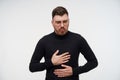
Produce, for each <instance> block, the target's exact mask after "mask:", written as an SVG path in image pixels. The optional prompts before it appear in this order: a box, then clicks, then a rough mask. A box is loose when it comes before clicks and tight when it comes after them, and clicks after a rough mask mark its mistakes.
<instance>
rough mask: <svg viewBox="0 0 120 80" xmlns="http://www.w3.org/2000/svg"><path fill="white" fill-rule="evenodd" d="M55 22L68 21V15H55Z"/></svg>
mask: <svg viewBox="0 0 120 80" xmlns="http://www.w3.org/2000/svg"><path fill="white" fill-rule="evenodd" d="M53 20H55V21H63V20H68V15H67V14H64V15H63V16H60V15H55V16H54V18H53Z"/></svg>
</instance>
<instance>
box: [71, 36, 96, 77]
mask: <svg viewBox="0 0 120 80" xmlns="http://www.w3.org/2000/svg"><path fill="white" fill-rule="evenodd" d="M80 50H81V53H82V54H83V56H84V57H85V59H86V60H87V63H86V64H85V65H83V66H79V67H77V68H74V69H73V75H78V74H81V73H84V72H88V71H90V70H92V69H93V68H95V67H97V65H98V61H97V59H96V56H95V55H94V53H93V51H92V49H91V48H90V46H89V45H88V43H87V41H86V40H85V39H84V38H82V39H81V49H80Z"/></svg>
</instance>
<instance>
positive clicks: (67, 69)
mask: <svg viewBox="0 0 120 80" xmlns="http://www.w3.org/2000/svg"><path fill="white" fill-rule="evenodd" d="M61 66H62V67H63V69H55V70H54V74H55V75H57V76H58V77H68V76H71V75H72V74H73V71H72V67H71V66H68V65H64V64H62V65H61Z"/></svg>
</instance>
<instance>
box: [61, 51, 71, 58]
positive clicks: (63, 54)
mask: <svg viewBox="0 0 120 80" xmlns="http://www.w3.org/2000/svg"><path fill="white" fill-rule="evenodd" d="M66 55H69V52H65V53H62V54H61V55H60V56H61V57H63V56H66Z"/></svg>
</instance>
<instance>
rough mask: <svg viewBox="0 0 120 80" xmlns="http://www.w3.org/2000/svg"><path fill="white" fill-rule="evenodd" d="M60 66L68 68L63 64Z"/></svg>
mask: <svg viewBox="0 0 120 80" xmlns="http://www.w3.org/2000/svg"><path fill="white" fill-rule="evenodd" d="M61 66H62V67H64V68H67V67H69V66H67V65H65V64H62V65H61Z"/></svg>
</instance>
